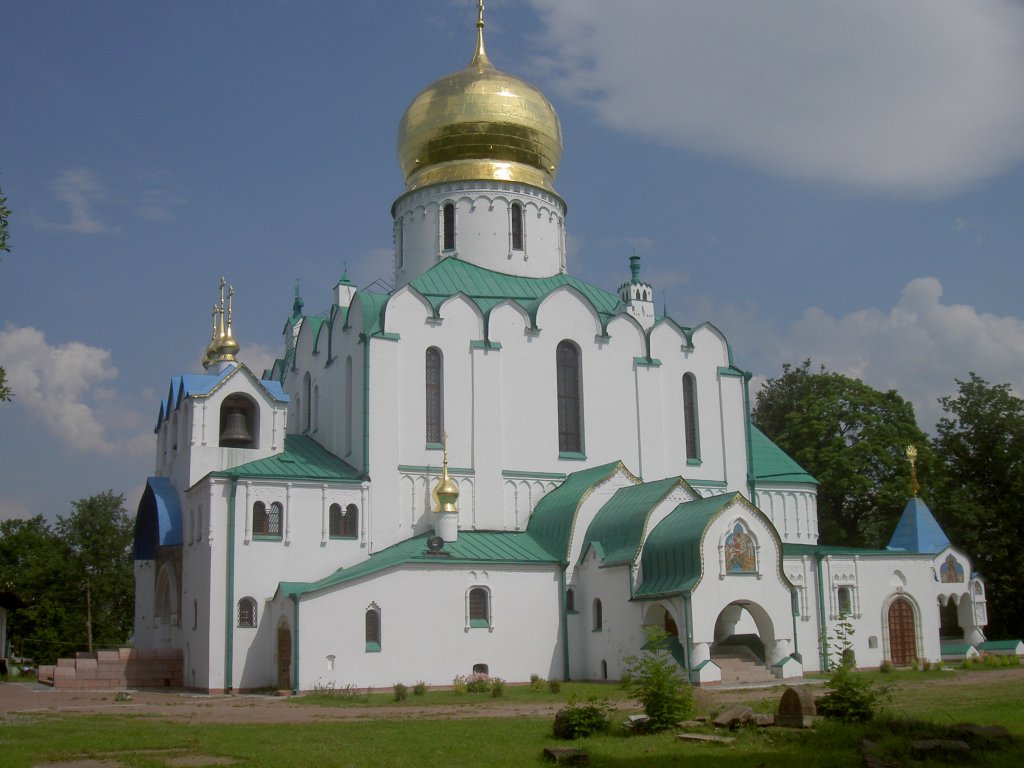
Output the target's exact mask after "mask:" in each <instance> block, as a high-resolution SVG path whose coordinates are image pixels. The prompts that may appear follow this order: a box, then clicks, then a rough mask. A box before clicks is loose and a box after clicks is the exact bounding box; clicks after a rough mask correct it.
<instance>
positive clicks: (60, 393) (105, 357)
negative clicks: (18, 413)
mask: <svg viewBox="0 0 1024 768" xmlns="http://www.w3.org/2000/svg"><path fill="white" fill-rule="evenodd" d="M0 361H3V365H4V368H5V370H6V371H7V378H8V381H9V383H10V386H11V389H12V390H13V391H14V400H13V406H8V407H23V408H26V409H28V411H29V412H30V413H31V414H32V415H33V416H34V417H35V418H36V419H39V420H40V421H42V422H43V423H44V424H45V425H46V427H47V429H49V431H50V432H51V433H52V434H53V435H54V436H55V437H57V438H58V439H60V440H61V441H63V442H64V443H66V444H67V445H68V446H70V447H71V448H73V449H74V450H76V451H83V452H89V451H92V452H99V453H102V454H104V455H114V454H123V455H131V454H132V453H133V452H135V451H137V450H140V449H143V446H144V449H145V450H151V449H152V442H153V439H152V435H151V434H146V433H145V432H142V433H138V434H134V435H129V436H126V437H124V438H123V439H121V438H111V437H110V435H109V432H110V427H111V426H112V425H113V426H124V425H125V424H129V423H134V421H135V420H134V419H133V418H129V416H130V414H126V413H125V412H124V411H123V410H122V409H117V408H114V407H113V406H112V405H111V403H110V398H109V392H108V388H106V387H103V386H102V383H103V382H109V381H113V380H114V379H116V378H117V375H118V374H117V369H116V368H115V367H114V366H113V365H112V363H111V355H110V352H109V351H108V350H105V349H101V348H99V347H92V346H89V345H87V344H82V343H80V342H69V343H66V344H57V345H50V344H49V343H48V342H47V341H46V337H45V336H44V335H43V332H42V331H40V330H37V329H35V328H30V327H25V328H21V327H17V326H14V325H7V326H6V327H5V328H4V329H3V330H0ZM104 412H106V413H107V414H108V416H107V417H106V418H103V417H101V414H103V413H104ZM140 423H141V422H140Z"/></svg>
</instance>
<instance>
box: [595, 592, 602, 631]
mask: <svg viewBox="0 0 1024 768" xmlns="http://www.w3.org/2000/svg"><path fill="white" fill-rule="evenodd" d="M603 627H604V609H603V607H602V606H601V599H600V598H598V597H595V598H594V631H595V632H600V631H601V629H602V628H603Z"/></svg>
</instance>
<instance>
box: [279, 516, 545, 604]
mask: <svg viewBox="0 0 1024 768" xmlns="http://www.w3.org/2000/svg"><path fill="white" fill-rule="evenodd" d="M433 535H434V534H433V533H424V534H422V535H420V536H417V537H415V538H412V539H406V540H405V541H402V542H399V543H398V544H395V545H394V546H391V547H388V548H387V549H383V550H381V551H380V552H376V553H374V554H372V555H370V557H369V558H367V559H366V560H363V561H362V562H361V563H357V564H356V565H353V566H351V567H349V568H339V569H338V570H337V571H335V572H334V573H332V574H331V575H330V576H327V577H326V578H323V579H320V580H319V581H312V582H305V581H282V582H281V583H280V584H279V585H278V591H279V592H280V593H281V594H284V595H288V596H290V595H304V594H307V593H309V592H318V591H320V590H324V589H328V588H330V587H335V586H338V585H339V584H344V583H346V582H349V581H352V580H354V579H359V578H363V577H366V576H370V575H372V574H375V573H379V572H381V571H385V570H387V569H389V568H398V567H400V566H403V565H412V564H415V565H418V566H422V565H428V566H436V567H448V568H450V567H451V566H453V565H523V564H539V565H544V564H549V565H557V564H558V562H559V558H557V557H555V556H553V555H552V554H551V553H549V552H548V551H547V550H546V549H545V548H544V547H542V546H541V545H540V544H539V543H538V542H537V541H536V540H535V539H534V538H533V537H532V536H530V535H529V534H528V533H522V532H506V531H460V532H459V538H458V539H457V540H456V541H451V542H445V545H444V551H445V552H447V553H448V555H449V556H444V555H440V556H439V555H434V554H430V553H429V551H428V550H427V539H428V538H430V537H431V536H433Z"/></svg>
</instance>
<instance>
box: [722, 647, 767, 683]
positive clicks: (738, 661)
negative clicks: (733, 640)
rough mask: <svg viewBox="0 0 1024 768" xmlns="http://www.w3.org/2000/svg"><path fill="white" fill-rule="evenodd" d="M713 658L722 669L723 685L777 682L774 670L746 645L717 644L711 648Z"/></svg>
mask: <svg viewBox="0 0 1024 768" xmlns="http://www.w3.org/2000/svg"><path fill="white" fill-rule="evenodd" d="M711 660H712V661H713V662H715V664H717V665H718V666H719V668H720V669H721V670H722V685H736V684H738V683H749V684H757V683H774V682H777V680H776V678H775V675H773V674H772V671H771V670H770V669H769V668H768V667H767V666H766V665H765V664H764V662H762V661H761V660H760V659H759V658H757V656H756V655H754V652H753V651H751V650H750V649H749V648H747V647H745V646H742V645H719V646H715V647H714V648H713V649H712V650H711Z"/></svg>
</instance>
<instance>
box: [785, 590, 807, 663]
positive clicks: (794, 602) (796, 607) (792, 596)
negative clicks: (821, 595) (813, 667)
mask: <svg viewBox="0 0 1024 768" xmlns="http://www.w3.org/2000/svg"><path fill="white" fill-rule="evenodd" d="M789 600H790V605H791V608H792V614H793V658H794V659H796V660H797V661H799V662H800V663H801V664H803V663H804V657H803V656H801V655H800V636H799V635H798V634H797V631H796V617H797V615H798V614H799V613H800V601H799V599H798V598H797V595H796V590H795V589H793V590H790V593H789Z"/></svg>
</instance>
